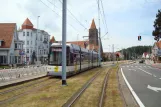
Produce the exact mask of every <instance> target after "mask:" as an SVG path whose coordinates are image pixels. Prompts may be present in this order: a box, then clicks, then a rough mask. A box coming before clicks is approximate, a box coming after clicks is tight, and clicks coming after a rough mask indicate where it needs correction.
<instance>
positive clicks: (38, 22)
mask: <svg viewBox="0 0 161 107" xmlns="http://www.w3.org/2000/svg"><path fill="white" fill-rule="evenodd" d="M39 17H40V16H37V31H36V38H37V41H36V42H37V61H38V59H39V57H38V53H39V50H38V25H39Z"/></svg>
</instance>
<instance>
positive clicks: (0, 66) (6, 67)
mask: <svg viewBox="0 0 161 107" xmlns="http://www.w3.org/2000/svg"><path fill="white" fill-rule="evenodd" d="M4 68H5V69H10V68H11V67H9V66H2V65H0V69H4Z"/></svg>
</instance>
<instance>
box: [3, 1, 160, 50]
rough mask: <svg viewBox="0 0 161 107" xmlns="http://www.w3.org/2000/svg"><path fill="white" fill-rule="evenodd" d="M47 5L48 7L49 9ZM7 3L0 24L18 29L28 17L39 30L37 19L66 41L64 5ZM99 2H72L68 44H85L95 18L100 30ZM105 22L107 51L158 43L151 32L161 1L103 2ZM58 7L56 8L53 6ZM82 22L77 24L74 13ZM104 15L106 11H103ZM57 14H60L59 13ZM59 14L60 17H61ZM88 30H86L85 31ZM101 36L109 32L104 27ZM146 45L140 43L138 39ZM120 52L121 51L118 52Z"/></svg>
mask: <svg viewBox="0 0 161 107" xmlns="http://www.w3.org/2000/svg"><path fill="white" fill-rule="evenodd" d="M41 1H43V3H45V4H46V5H47V6H48V7H49V8H48V7H46V6H45V5H44V4H43V3H42V2H41ZM41 1H40V0H32V1H31V0H23V2H22V0H3V1H1V4H0V7H1V8H2V9H1V10H0V13H1V15H3V17H1V18H0V22H15V23H17V26H18V28H19V27H20V26H21V24H22V23H23V22H24V20H25V19H26V18H27V17H28V18H29V19H30V20H31V21H32V23H33V24H34V27H35V28H36V27H37V16H40V18H39V28H40V29H43V30H45V31H47V32H48V33H49V34H50V35H54V36H55V38H56V40H61V39H62V17H61V15H62V11H61V10H62V3H61V2H60V1H59V0H48V1H50V2H51V3H50V2H48V1H47V0H41ZM96 1H97V0H68V2H67V8H68V11H67V40H68V41H73V40H77V39H79V40H84V39H83V36H88V29H89V27H90V24H91V21H92V19H93V18H94V19H95V23H96V26H97V28H98V10H97V2H96ZM102 2H103V7H104V12H105V18H106V21H107V27H108V32H109V33H108V35H107V36H105V38H107V37H108V38H109V40H104V39H103V38H102V44H103V48H104V51H109V49H107V48H109V46H108V45H112V44H115V45H116V46H117V47H118V48H127V47H130V46H133V45H134V46H136V45H148V44H152V42H154V40H153V37H152V36H151V32H152V30H153V29H154V28H153V22H154V20H155V15H156V13H157V10H158V9H159V8H160V3H161V1H160V0H135V1H134V0H102ZM53 4H54V5H53ZM100 8H101V9H102V7H101V6H100ZM69 11H70V12H72V14H73V15H74V16H75V17H76V18H77V19H78V20H79V21H80V22H81V24H80V23H79V22H78V21H77V20H75V18H74V17H73V16H72V15H71V14H70V12H69ZM101 11H102V10H101ZM55 12H56V13H55ZM57 14H59V16H58V15H57ZM82 25H83V26H84V27H85V28H87V30H85V28H84V27H83V26H82ZM101 31H102V32H101V36H103V35H104V34H105V33H106V32H107V29H106V27H105V25H104V24H103V23H102V18H101ZM139 34H140V35H141V36H142V41H141V42H138V41H137V36H138V35H139ZM116 50H117V48H116Z"/></svg>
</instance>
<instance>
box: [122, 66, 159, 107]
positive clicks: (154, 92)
mask: <svg viewBox="0 0 161 107" xmlns="http://www.w3.org/2000/svg"><path fill="white" fill-rule="evenodd" d="M121 68H122V70H123V73H124V75H125V77H126V79H127V81H128V82H129V84H130V85H131V87H132V88H133V90H134V92H135V93H136V94H137V96H138V97H139V99H140V100H141V102H142V103H143V104H144V106H145V107H161V69H158V68H154V67H152V66H150V65H146V64H139V63H135V64H130V65H122V66H121Z"/></svg>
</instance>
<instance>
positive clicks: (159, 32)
mask: <svg viewBox="0 0 161 107" xmlns="http://www.w3.org/2000/svg"><path fill="white" fill-rule="evenodd" d="M153 26H154V31H153V32H152V35H153V36H154V40H156V41H159V39H160V38H161V10H158V14H156V19H155V21H154V25H153Z"/></svg>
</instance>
